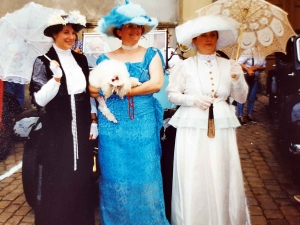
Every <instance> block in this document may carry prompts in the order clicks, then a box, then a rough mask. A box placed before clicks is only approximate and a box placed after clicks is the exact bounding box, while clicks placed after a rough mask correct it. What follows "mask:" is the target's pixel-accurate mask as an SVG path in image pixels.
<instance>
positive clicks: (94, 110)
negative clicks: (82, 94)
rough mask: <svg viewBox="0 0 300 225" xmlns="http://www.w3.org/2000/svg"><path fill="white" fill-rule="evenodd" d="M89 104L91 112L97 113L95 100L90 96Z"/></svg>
mask: <svg viewBox="0 0 300 225" xmlns="http://www.w3.org/2000/svg"><path fill="white" fill-rule="evenodd" d="M90 104H91V113H95V114H97V106H96V100H95V99H94V98H92V97H90Z"/></svg>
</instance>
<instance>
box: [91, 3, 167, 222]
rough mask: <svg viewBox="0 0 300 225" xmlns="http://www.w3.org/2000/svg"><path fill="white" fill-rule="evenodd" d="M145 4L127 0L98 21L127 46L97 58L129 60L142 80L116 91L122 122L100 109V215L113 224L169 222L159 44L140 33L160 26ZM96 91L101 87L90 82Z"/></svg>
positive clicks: (113, 100)
mask: <svg viewBox="0 0 300 225" xmlns="http://www.w3.org/2000/svg"><path fill="white" fill-rule="evenodd" d="M157 24H158V22H157V20H156V19H155V18H150V17H148V16H147V15H146V12H145V11H144V10H143V9H142V8H141V6H140V5H137V4H132V3H130V2H128V1H126V2H125V4H124V5H121V6H118V7H115V8H113V9H112V11H111V12H110V14H109V15H107V16H104V17H103V18H102V19H101V20H100V21H99V23H98V27H99V29H100V32H101V33H104V34H106V35H108V36H113V37H117V38H119V39H120V40H121V41H122V46H121V47H120V48H119V49H117V50H115V51H112V52H109V53H106V54H102V55H100V56H99V58H98V60H97V64H99V63H101V62H103V61H104V60H110V59H115V60H119V61H122V62H124V63H125V65H126V66H127V69H128V72H129V74H130V76H131V77H136V78H138V79H139V81H140V82H141V83H142V84H141V85H140V86H138V87H135V88H132V89H131V91H130V92H129V93H128V94H127V96H125V97H124V99H120V97H119V96H117V95H112V96H111V97H110V98H108V99H106V104H107V107H108V108H109V109H110V111H111V112H112V113H113V114H114V115H115V117H116V119H117V120H118V123H116V124H115V123H113V122H110V121H108V120H107V119H106V118H105V117H104V116H103V115H102V114H101V113H100V112H99V111H98V115H99V118H98V124H99V125H98V126H99V132H100V133H99V163H100V170H101V177H100V181H99V186H100V188H99V189H100V221H101V224H103V225H110V224H116V225H119V224H126V225H130V224H132V225H136V224H143V225H146V224H149V225H153V224H158V225H165V224H169V223H168V221H167V219H166V216H165V206H164V197H163V191H162V177H161V170H160V156H161V146H160V136H159V132H160V129H161V127H162V119H163V110H162V107H161V105H160V104H159V103H158V101H157V100H156V99H155V98H154V97H153V93H155V92H157V91H159V90H160V89H161V87H162V85H163V79H164V78H163V76H164V74H163V63H162V56H161V54H160V52H159V50H157V49H155V48H148V49H146V48H143V47H141V46H139V45H138V41H139V40H140V37H141V36H142V35H144V34H146V33H148V32H149V31H151V30H152V29H154V28H155V27H156V26H157ZM89 89H90V91H91V96H92V97H98V96H99V91H100V90H99V88H95V87H93V86H91V85H90V86H89Z"/></svg>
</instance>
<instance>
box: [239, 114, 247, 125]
mask: <svg viewBox="0 0 300 225" xmlns="http://www.w3.org/2000/svg"><path fill="white" fill-rule="evenodd" d="M238 120H239V122H240V124H241V125H247V123H246V121H245V119H244V117H242V116H239V117H238Z"/></svg>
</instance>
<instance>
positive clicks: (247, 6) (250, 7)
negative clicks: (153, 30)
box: [197, 0, 296, 59]
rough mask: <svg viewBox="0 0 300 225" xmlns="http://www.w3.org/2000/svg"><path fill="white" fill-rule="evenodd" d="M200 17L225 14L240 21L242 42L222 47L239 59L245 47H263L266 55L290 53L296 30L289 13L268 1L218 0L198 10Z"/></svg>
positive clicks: (228, 53)
mask: <svg viewBox="0 0 300 225" xmlns="http://www.w3.org/2000/svg"><path fill="white" fill-rule="evenodd" d="M197 13H198V14H199V16H205V15H223V16H227V17H230V18H232V19H234V20H236V21H237V22H238V23H239V24H240V30H239V38H238V41H237V42H236V43H235V44H233V45H229V46H227V47H225V48H224V49H221V50H222V51H223V52H225V54H226V55H227V56H229V57H231V58H234V57H235V59H237V58H238V56H239V55H240V54H241V50H245V49H250V48H252V47H255V48H258V49H260V54H261V55H263V56H267V55H270V54H272V53H274V52H283V53H286V43H287V41H288V39H289V38H290V37H292V36H295V35H296V33H295V31H294V30H293V28H292V27H291V25H290V23H289V21H288V18H287V13H286V12H285V11H283V10H282V9H280V8H279V7H277V6H275V5H272V4H270V3H268V2H267V1H264V0H218V1H216V2H214V3H212V4H210V5H208V6H206V7H203V8H201V9H199V10H198V11H197Z"/></svg>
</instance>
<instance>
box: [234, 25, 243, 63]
mask: <svg viewBox="0 0 300 225" xmlns="http://www.w3.org/2000/svg"><path fill="white" fill-rule="evenodd" d="M243 33H244V24H242V26H241V29H240V34H239V40H238V48H237V52H236V56H235V61H237V60H238V58H239V54H240V49H241V42H242V37H243Z"/></svg>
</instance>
